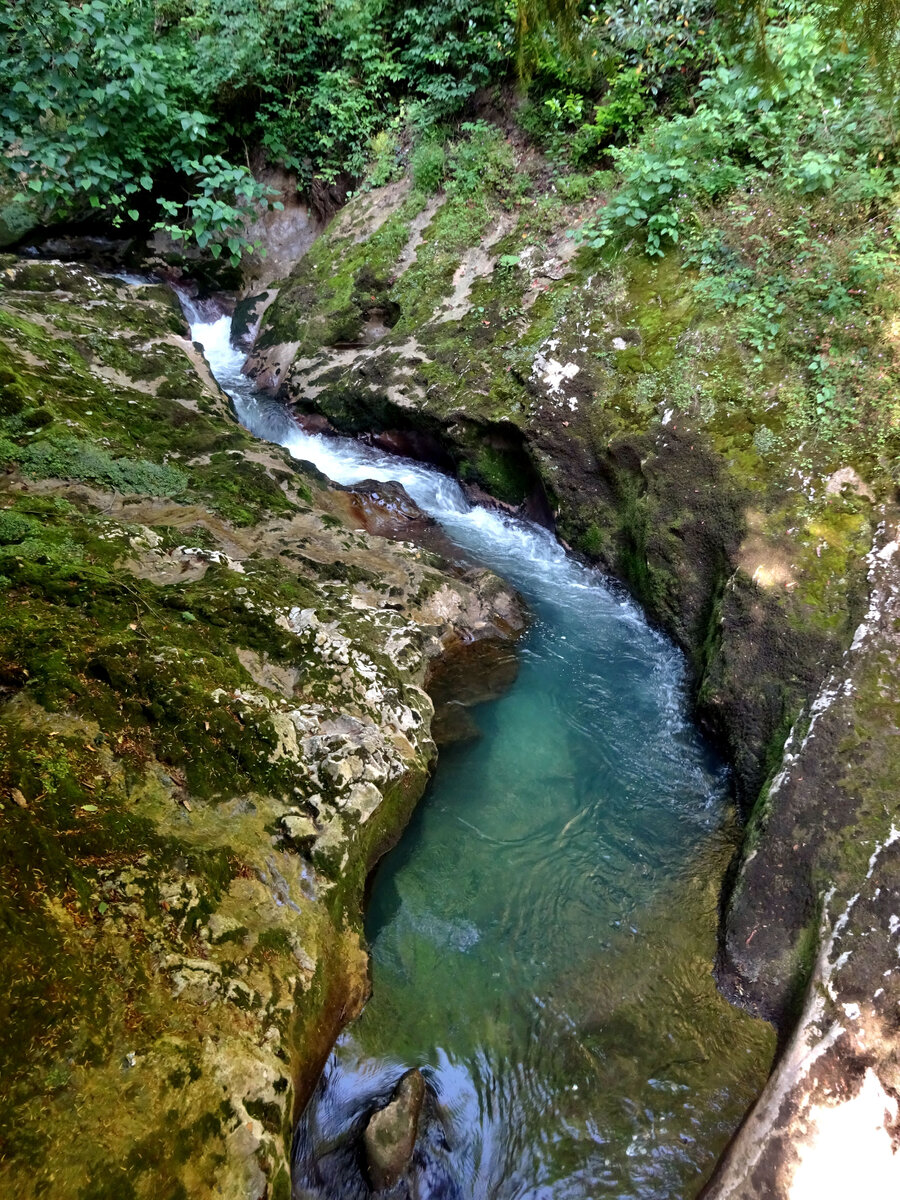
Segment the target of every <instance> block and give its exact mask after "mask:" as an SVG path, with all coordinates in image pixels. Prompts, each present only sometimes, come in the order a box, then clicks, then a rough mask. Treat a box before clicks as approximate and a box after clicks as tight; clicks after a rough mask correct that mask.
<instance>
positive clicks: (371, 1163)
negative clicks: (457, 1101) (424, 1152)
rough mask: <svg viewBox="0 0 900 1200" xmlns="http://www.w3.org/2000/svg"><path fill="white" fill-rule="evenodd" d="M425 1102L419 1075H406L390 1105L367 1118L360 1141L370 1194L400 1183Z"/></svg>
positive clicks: (410, 1072)
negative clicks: (370, 1189) (361, 1142)
mask: <svg viewBox="0 0 900 1200" xmlns="http://www.w3.org/2000/svg"><path fill="white" fill-rule="evenodd" d="M424 1100H425V1080H424V1079H423V1078H422V1073H421V1071H417V1070H412V1071H407V1073H406V1074H405V1075H404V1076H403V1078H402V1079H401V1080H400V1082H399V1083H398V1084H397V1089H396V1091H395V1092H394V1095H393V1097H392V1099H391V1102H390V1104H388V1105H386V1106H385V1107H384V1108H380V1109H378V1110H377V1111H376V1112H374V1113H372V1115H371V1117H369V1122H368V1124H367V1125H366V1132H365V1134H364V1135H363V1140H364V1142H365V1147H366V1161H367V1163H368V1170H369V1180H370V1182H371V1184H372V1188H373V1190H374V1191H376V1192H379V1191H386V1190H387V1189H388V1188H392V1187H393V1186H394V1185H395V1184H396V1183H398V1182H399V1181H400V1178H401V1176H402V1175H403V1173H404V1172H405V1171H406V1170H407V1169H408V1167H409V1165H410V1162H411V1160H412V1153H413V1149H414V1147H415V1144H416V1137H417V1135H418V1129H419V1115H420V1113H421V1112H422V1104H423V1102H424Z"/></svg>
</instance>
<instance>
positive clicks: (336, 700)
mask: <svg viewBox="0 0 900 1200" xmlns="http://www.w3.org/2000/svg"><path fill="white" fill-rule="evenodd" d="M0 282H2V286H3V290H2V295H0V472H2V473H0V606H2V612H3V620H2V621H0V855H2V860H3V864H4V865H3V872H2V880H0V920H2V922H3V928H4V930H5V933H4V954H3V961H2V966H0V995H2V997H3V1001H2V1003H3V1006H4V1007H3V1022H2V1033H0V1072H2V1076H3V1080H4V1086H3V1089H2V1099H0V1131H2V1132H0V1193H2V1194H3V1195H4V1196H5V1195H9V1196H16V1197H17V1198H20V1200H30V1198H31V1197H37V1196H39V1195H45V1194H48V1192H52V1194H53V1195H54V1196H55V1197H58V1198H59V1200H75V1198H81V1197H84V1196H86V1195H88V1194H90V1195H92V1196H100V1195H101V1194H102V1195H107V1194H108V1195H117V1196H118V1195H123V1194H125V1193H124V1190H122V1189H124V1188H125V1187H126V1186H127V1189H128V1194H129V1195H131V1196H134V1197H138V1198H144V1197H156V1196H159V1195H162V1194H166V1195H171V1196H185V1195H189V1196H199V1195H205V1194H208V1193H209V1192H210V1191H211V1190H214V1191H215V1194H216V1195H217V1196H221V1197H224V1198H225V1200H261V1198H262V1197H263V1196H266V1197H267V1198H268V1200H287V1197H288V1196H289V1191H290V1180H289V1168H288V1151H289V1146H290V1138H291V1131H292V1129H293V1123H294V1120H295V1118H296V1113H297V1109H298V1106H299V1105H301V1104H302V1103H303V1102H304V1100H305V1098H306V1095H307V1094H308V1092H309V1090H310V1089H311V1087H312V1085H313V1083H314V1082H315V1079H316V1078H317V1076H318V1074H319V1071H320V1069H321V1066H322V1064H323V1062H324V1060H325V1058H326V1056H327V1054H328V1051H329V1050H330V1048H331V1045H332V1043H333V1041H334V1038H335V1037H336V1035H337V1033H338V1032H339V1030H340V1028H341V1027H342V1025H343V1024H344V1023H345V1022H346V1021H347V1020H349V1019H350V1018H351V1017H352V1016H354V1015H355V1014H356V1013H357V1012H358V1011H359V1010H360V1008H361V1006H362V1003H363V1002H364V1000H365V998H366V996H367V994H368V989H369V981H368V969H367V958H366V953H365V947H364V944H363V941H362V935H361V903H362V893H363V886H364V881H365V878H366V875H367V873H368V871H369V870H370V868H371V866H372V864H373V863H374V861H375V860H376V859H377V858H378V856H379V855H381V854H382V853H384V852H385V850H386V849H387V848H389V847H390V846H391V845H392V844H393V842H394V841H395V840H396V838H397V837H398V836H399V833H400V831H401V830H402V828H403V825H404V823H405V821H406V820H407V819H408V817H409V814H410V812H411V810H412V807H413V805H414V804H415V802H416V800H417V798H418V797H419V795H420V794H421V791H422V789H423V788H424V786H425V783H426V781H427V779H428V776H429V773H430V771H431V770H432V768H433V765H434V762H435V753H436V752H435V745H434V740H433V738H432V735H431V728H430V727H431V720H432V715H433V705H432V702H431V699H430V698H429V695H428V693H427V691H426V690H425V683H426V679H427V676H428V674H429V671H430V670H431V669H432V664H433V663H435V662H437V661H440V660H441V659H442V658H444V657H446V656H453V655H454V654H455V653H456V652H457V648H458V647H459V646H460V645H463V644H465V645H468V644H469V643H471V642H474V643H476V644H477V643H479V642H484V643H485V644H490V643H493V642H498V641H499V642H504V643H505V642H508V641H509V639H511V638H514V637H515V636H516V634H517V632H518V631H520V630H521V628H522V627H523V623H524V615H523V612H522V608H521V604H520V603H519V601H518V599H517V597H516V596H515V595H514V594H512V593H511V592H510V591H509V589H507V588H505V587H504V586H503V585H502V584H501V583H500V581H499V580H497V579H496V577H494V576H492V575H490V574H489V573H487V572H483V571H476V570H471V571H465V570H461V569H457V568H454V569H453V570H452V571H450V570H447V569H446V567H445V564H444V563H443V560H441V559H440V558H439V557H438V556H437V555H436V554H434V553H433V552H431V551H425V550H422V549H419V548H418V547H416V546H415V545H413V544H412V543H411V542H410V541H408V540H405V541H388V540H385V539H384V538H381V537H378V536H376V535H374V534H372V533H370V532H367V530H366V529H364V528H360V527H359V522H358V520H357V519H356V517H355V515H354V513H353V511H352V507H351V502H350V499H349V497H348V494H347V493H346V492H344V491H342V490H339V489H332V488H331V487H329V486H328V485H327V483H326V482H325V481H324V480H323V479H322V477H321V476H320V475H318V474H317V473H315V472H312V471H305V470H304V469H303V468H301V467H300V466H299V465H298V464H296V463H294V462H293V460H291V459H290V457H289V456H288V455H287V453H286V452H284V451H282V450H280V449H279V448H277V447H274V446H269V445H263V444H260V443H258V442H256V441H255V440H254V439H252V438H251V437H250V436H249V435H248V434H246V433H244V432H243V431H242V430H241V429H240V427H239V426H238V424H237V422H236V420H235V419H234V416H233V414H232V412H231V408H230V405H229V402H228V400H227V397H225V396H224V395H223V394H222V393H221V392H220V391H219V389H218V388H217V387H216V385H215V383H214V382H213V381H212V379H211V377H210V376H209V372H208V370H207V369H206V366H205V363H204V362H203V360H202V358H201V357H200V355H199V354H198V353H197V350H196V348H195V347H193V346H192V345H191V343H190V341H189V340H188V337H187V332H188V331H187V328H186V326H185V323H184V320H183V318H182V316H181V313H180V311H179V309H178V307H177V304H176V303H175V301H174V298H173V296H172V295H171V293H170V292H168V291H167V290H166V289H164V288H161V287H156V286H148V287H138V286H136V285H130V284H126V283H124V282H121V281H120V280H117V279H113V278H110V277H104V276H101V275H98V274H96V273H94V272H92V271H91V270H90V269H88V268H84V267H73V266H66V265H64V264H62V263H58V262H55V263H54V262H46V261H42V262H20V261H17V260H15V259H12V258H5V259H0ZM391 503H392V504H393V505H395V506H396V507H397V508H398V509H405V502H404V501H403V499H402V497H400V496H399V495H396V496H394V497H393V498H392V501H391ZM404 519H405V518H404ZM120 1184H121V1187H120ZM104 1189H105V1190H104Z"/></svg>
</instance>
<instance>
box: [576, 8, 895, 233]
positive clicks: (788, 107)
mask: <svg viewBox="0 0 900 1200" xmlns="http://www.w3.org/2000/svg"><path fill="white" fill-rule="evenodd" d="M768 36H769V45H770V49H771V51H772V53H773V55H774V57H775V59H776V60H777V62H778V67H779V74H778V76H777V78H775V79H773V80H770V81H768V82H767V81H766V80H764V79H762V78H761V77H760V76H759V74H758V73H757V72H756V71H755V70H754V69H753V67H752V47H749V46H738V47H736V48H735V50H734V52H733V58H734V60H735V61H733V62H732V63H730V64H729V63H723V64H721V65H719V66H717V67H716V68H715V70H713V71H711V72H710V73H708V74H707V75H706V76H705V77H704V78H703V79H702V80H701V81H700V83H699V85H698V93H699V96H700V98H701V103H700V104H699V105H698V106H697V110H696V112H695V113H693V114H692V115H691V116H689V117H688V116H676V117H674V118H672V119H669V120H663V121H658V122H657V123H656V124H655V125H654V126H652V127H651V128H649V129H648V130H647V131H646V132H645V133H644V134H643V135H642V136H641V137H640V139H639V140H638V141H637V143H636V144H635V145H633V146H627V147H621V148H618V149H612V150H611V151H610V154H611V156H612V158H613V160H614V163H615V166H616V167H617V168H618V170H619V172H620V174H621V178H622V186H621V188H620V191H619V192H618V194H617V195H616V196H614V197H613V198H612V200H611V201H610V203H609V205H607V207H606V208H605V209H603V210H601V212H600V213H599V214H598V217H597V220H596V221H595V222H594V223H593V224H592V225H591V226H590V227H589V228H588V229H587V230H586V236H587V237H588V239H589V241H590V242H591V244H593V245H595V246H603V245H605V244H606V243H607V242H608V241H610V239H611V238H614V237H621V236H629V237H630V236H633V234H634V233H640V234H641V235H642V236H643V237H644V238H645V244H646V249H647V252H648V253H649V254H651V255H659V254H661V253H663V250H664V248H665V244H666V243H667V242H670V243H673V242H677V241H678V240H679V238H680V236H681V232H682V226H683V223H684V221H685V220H686V219H692V214H693V212H694V210H695V209H696V207H697V206H698V205H700V206H703V205H707V204H709V203H710V202H713V201H716V200H718V199H719V198H720V197H721V196H723V195H725V194H727V193H729V192H731V191H733V190H734V189H735V188H737V187H739V186H752V185H753V184H754V182H758V183H760V184H761V183H762V182H763V181H764V180H766V179H770V178H771V177H772V176H773V175H774V176H775V177H776V178H777V179H778V180H779V181H780V183H781V185H782V186H783V187H784V188H786V189H787V190H795V191H798V192H805V193H808V194H812V193H820V192H826V191H828V190H829V189H831V188H832V187H833V186H834V185H835V182H836V181H837V180H838V178H841V179H842V181H843V180H844V179H847V181H848V184H850V186H852V185H853V177H854V176H856V177H857V186H858V187H860V188H865V187H868V188H869V190H870V193H871V192H872V189H873V187H874V186H875V176H873V173H872V168H873V167H874V166H875V164H874V163H873V162H872V161H871V158H872V155H873V152H877V148H878V147H879V146H881V145H883V144H885V142H886V141H887V140H888V138H889V130H888V128H887V126H886V120H887V113H886V112H885V110H884V108H882V107H880V106H878V105H877V104H876V103H875V102H874V100H873V95H875V94H877V93H873V90H872V89H866V88H860V80H861V79H862V78H864V77H865V71H866V69H867V68H866V63H865V61H864V60H863V58H862V56H861V55H860V54H858V53H853V52H851V51H849V50H846V49H845V48H843V47H842V46H840V45H839V44H836V43H835V44H832V43H828V44H826V41H825V40H824V39H823V38H822V36H821V35H820V33H819V31H818V28H817V27H816V25H815V23H814V22H813V20H812V18H810V17H801V18H798V19H797V20H794V21H792V22H790V23H789V24H785V25H782V26H772V27H770V29H769V34H768ZM882 174H883V179H882V181H881V185H882V186H885V187H887V186H890V177H889V176H888V175H887V174H884V173H882Z"/></svg>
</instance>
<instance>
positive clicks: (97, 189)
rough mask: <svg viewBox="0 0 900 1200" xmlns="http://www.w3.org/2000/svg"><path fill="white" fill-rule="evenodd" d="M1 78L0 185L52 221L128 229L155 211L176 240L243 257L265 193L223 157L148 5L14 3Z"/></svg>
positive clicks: (1, 54) (0, 15)
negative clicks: (21, 194) (25, 197)
mask: <svg viewBox="0 0 900 1200" xmlns="http://www.w3.org/2000/svg"><path fill="white" fill-rule="evenodd" d="M0 78H2V79H3V81H4V92H5V97H4V103H3V105H2V107H0V143H2V145H3V147H4V150H5V153H4V155H3V158H2V160H0V181H2V182H5V183H6V185H7V186H8V187H11V188H15V187H21V186H23V185H24V186H25V187H27V189H28V190H29V192H31V193H32V194H33V196H34V198H35V199H36V201H37V202H38V203H39V204H40V206H41V208H42V211H43V213H44V215H45V217H50V216H54V217H56V218H60V217H63V218H65V217H69V216H79V215H81V214H82V213H83V212H84V210H85V209H86V208H88V207H93V208H97V209H102V210H103V211H104V212H105V213H106V215H107V216H108V217H109V218H110V219H111V220H112V222H113V223H114V224H121V223H122V222H123V221H131V222H135V221H138V220H139V219H140V218H141V217H142V215H144V216H146V215H147V213H148V212H149V213H150V214H151V220H152V214H156V215H157V216H159V217H160V220H159V222H158V223H159V224H160V225H162V226H164V227H166V228H168V229H169V230H170V232H173V233H175V234H176V236H179V237H188V238H194V239H196V240H197V242H198V243H199V244H200V245H207V244H210V243H212V244H213V245H215V246H217V247H219V248H220V249H219V252H221V247H222V245H223V244H224V245H227V246H228V249H229V251H230V252H231V253H232V255H233V256H234V257H237V256H238V255H239V254H240V253H241V251H242V250H243V249H244V245H245V240H244V238H243V235H242V232H241V229H242V223H243V219H244V216H245V214H247V213H249V212H250V211H251V210H252V209H253V208H254V206H256V205H258V204H260V203H263V202H264V199H265V194H266V192H265V189H263V188H261V187H260V186H259V185H257V184H256V182H255V181H254V179H253V177H252V175H251V174H250V172H249V170H248V169H247V167H245V166H237V165H235V164H233V163H232V162H229V161H228V159H227V158H225V157H223V155H222V154H221V153H220V151H221V149H222V143H221V135H220V134H217V132H216V130H215V123H214V120H213V118H212V116H210V115H209V114H208V113H205V112H203V111H201V109H200V108H198V107H197V95H196V92H195V90H194V89H193V88H192V86H191V74H190V71H189V69H188V61H187V59H186V56H185V54H184V53H183V52H181V50H180V48H179V47H177V46H176V47H173V46H172V45H170V44H166V43H164V42H162V41H160V40H159V39H158V38H157V37H156V36H155V29H154V9H153V5H152V4H151V3H149V0H136V2H134V3H127V2H126V0H90V2H89V3H85V4H80V5H79V4H71V3H68V0H12V3H9V4H6V5H4V6H2V8H0ZM198 150H201V151H202V150H205V151H206V153H202V152H201V153H199V154H198ZM160 208H161V209H162V213H160ZM176 216H177V217H178V221H177V223H176V221H175V220H174V218H175V217H176Z"/></svg>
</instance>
